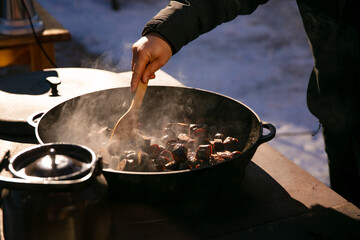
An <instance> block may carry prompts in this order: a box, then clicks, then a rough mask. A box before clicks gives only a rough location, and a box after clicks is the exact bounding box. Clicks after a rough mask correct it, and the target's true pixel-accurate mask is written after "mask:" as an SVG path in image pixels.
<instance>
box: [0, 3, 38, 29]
mask: <svg viewBox="0 0 360 240" xmlns="http://www.w3.org/2000/svg"><path fill="white" fill-rule="evenodd" d="M30 20H31V22H30ZM31 23H32V25H33V26H31ZM32 27H33V29H34V31H35V32H39V31H42V30H43V29H44V26H43V22H42V21H41V19H40V18H39V16H38V15H37V13H36V11H35V8H34V4H33V1H32V0H0V34H3V35H23V34H29V33H31V32H32V31H33V30H32Z"/></svg>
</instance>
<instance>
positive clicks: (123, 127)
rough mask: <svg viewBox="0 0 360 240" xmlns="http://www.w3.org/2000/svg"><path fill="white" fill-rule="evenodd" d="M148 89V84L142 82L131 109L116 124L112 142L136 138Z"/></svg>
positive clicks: (111, 138)
mask: <svg viewBox="0 0 360 240" xmlns="http://www.w3.org/2000/svg"><path fill="white" fill-rule="evenodd" d="M146 88H147V84H145V83H143V82H141V81H140V82H139V85H138V87H137V89H136V92H135V96H134V98H133V100H132V102H131V105H130V108H129V109H128V110H127V112H126V113H125V114H124V115H123V116H122V117H121V118H120V119H119V120H118V122H117V123H116V125H115V128H114V130H113V132H112V134H111V137H110V140H114V139H127V138H130V137H132V136H134V135H133V134H134V133H135V130H136V129H137V126H138V123H139V112H140V107H141V104H142V101H143V99H144V96H145V92H146Z"/></svg>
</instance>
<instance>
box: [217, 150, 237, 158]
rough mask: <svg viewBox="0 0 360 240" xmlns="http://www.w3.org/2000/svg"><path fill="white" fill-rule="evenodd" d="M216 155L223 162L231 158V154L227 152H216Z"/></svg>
mask: <svg viewBox="0 0 360 240" xmlns="http://www.w3.org/2000/svg"><path fill="white" fill-rule="evenodd" d="M216 154H217V155H218V156H220V157H222V158H223V159H224V160H230V159H232V158H233V154H232V153H231V152H229V151H224V152H217V153H216Z"/></svg>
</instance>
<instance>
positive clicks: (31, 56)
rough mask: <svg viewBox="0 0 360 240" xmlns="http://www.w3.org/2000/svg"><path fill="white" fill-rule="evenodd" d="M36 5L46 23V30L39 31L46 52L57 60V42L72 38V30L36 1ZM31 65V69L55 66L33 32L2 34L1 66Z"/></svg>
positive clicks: (0, 39)
mask: <svg viewBox="0 0 360 240" xmlns="http://www.w3.org/2000/svg"><path fill="white" fill-rule="evenodd" d="M34 7H35V9H36V12H37V13H38V15H39V17H40V18H41V19H42V21H43V23H44V28H45V29H44V31H43V32H41V33H39V34H38V36H39V39H40V41H41V42H42V45H43V48H44V49H45V51H46V53H47V54H48V55H49V57H50V58H51V59H52V61H53V62H55V46H54V44H55V42H58V41H67V40H70V39H71V35H70V32H69V31H68V30H67V29H65V28H64V27H63V26H62V25H61V24H60V23H59V22H57V21H56V19H55V18H53V17H52V16H51V15H50V14H49V13H48V12H47V11H46V10H45V9H44V8H42V7H41V6H40V5H39V4H38V3H37V2H36V1H35V2H34ZM25 64H29V65H30V70H31V71H37V70H42V69H45V68H51V67H54V66H53V65H52V64H51V63H50V62H49V60H48V59H47V58H46V57H45V55H44V54H43V52H42V51H41V49H40V47H39V46H38V44H37V42H36V39H35V38H34V36H33V35H32V34H28V35H21V36H6V35H0V67H6V66H11V65H25Z"/></svg>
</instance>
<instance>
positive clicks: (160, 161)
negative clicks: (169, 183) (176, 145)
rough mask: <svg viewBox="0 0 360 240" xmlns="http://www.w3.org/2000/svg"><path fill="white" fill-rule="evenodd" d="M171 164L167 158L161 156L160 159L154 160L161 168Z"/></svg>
mask: <svg viewBox="0 0 360 240" xmlns="http://www.w3.org/2000/svg"><path fill="white" fill-rule="evenodd" d="M169 162H170V160H169V158H167V157H165V156H159V157H158V158H156V159H154V163H156V164H158V165H159V166H161V167H165V165H166V164H168V163H169Z"/></svg>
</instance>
